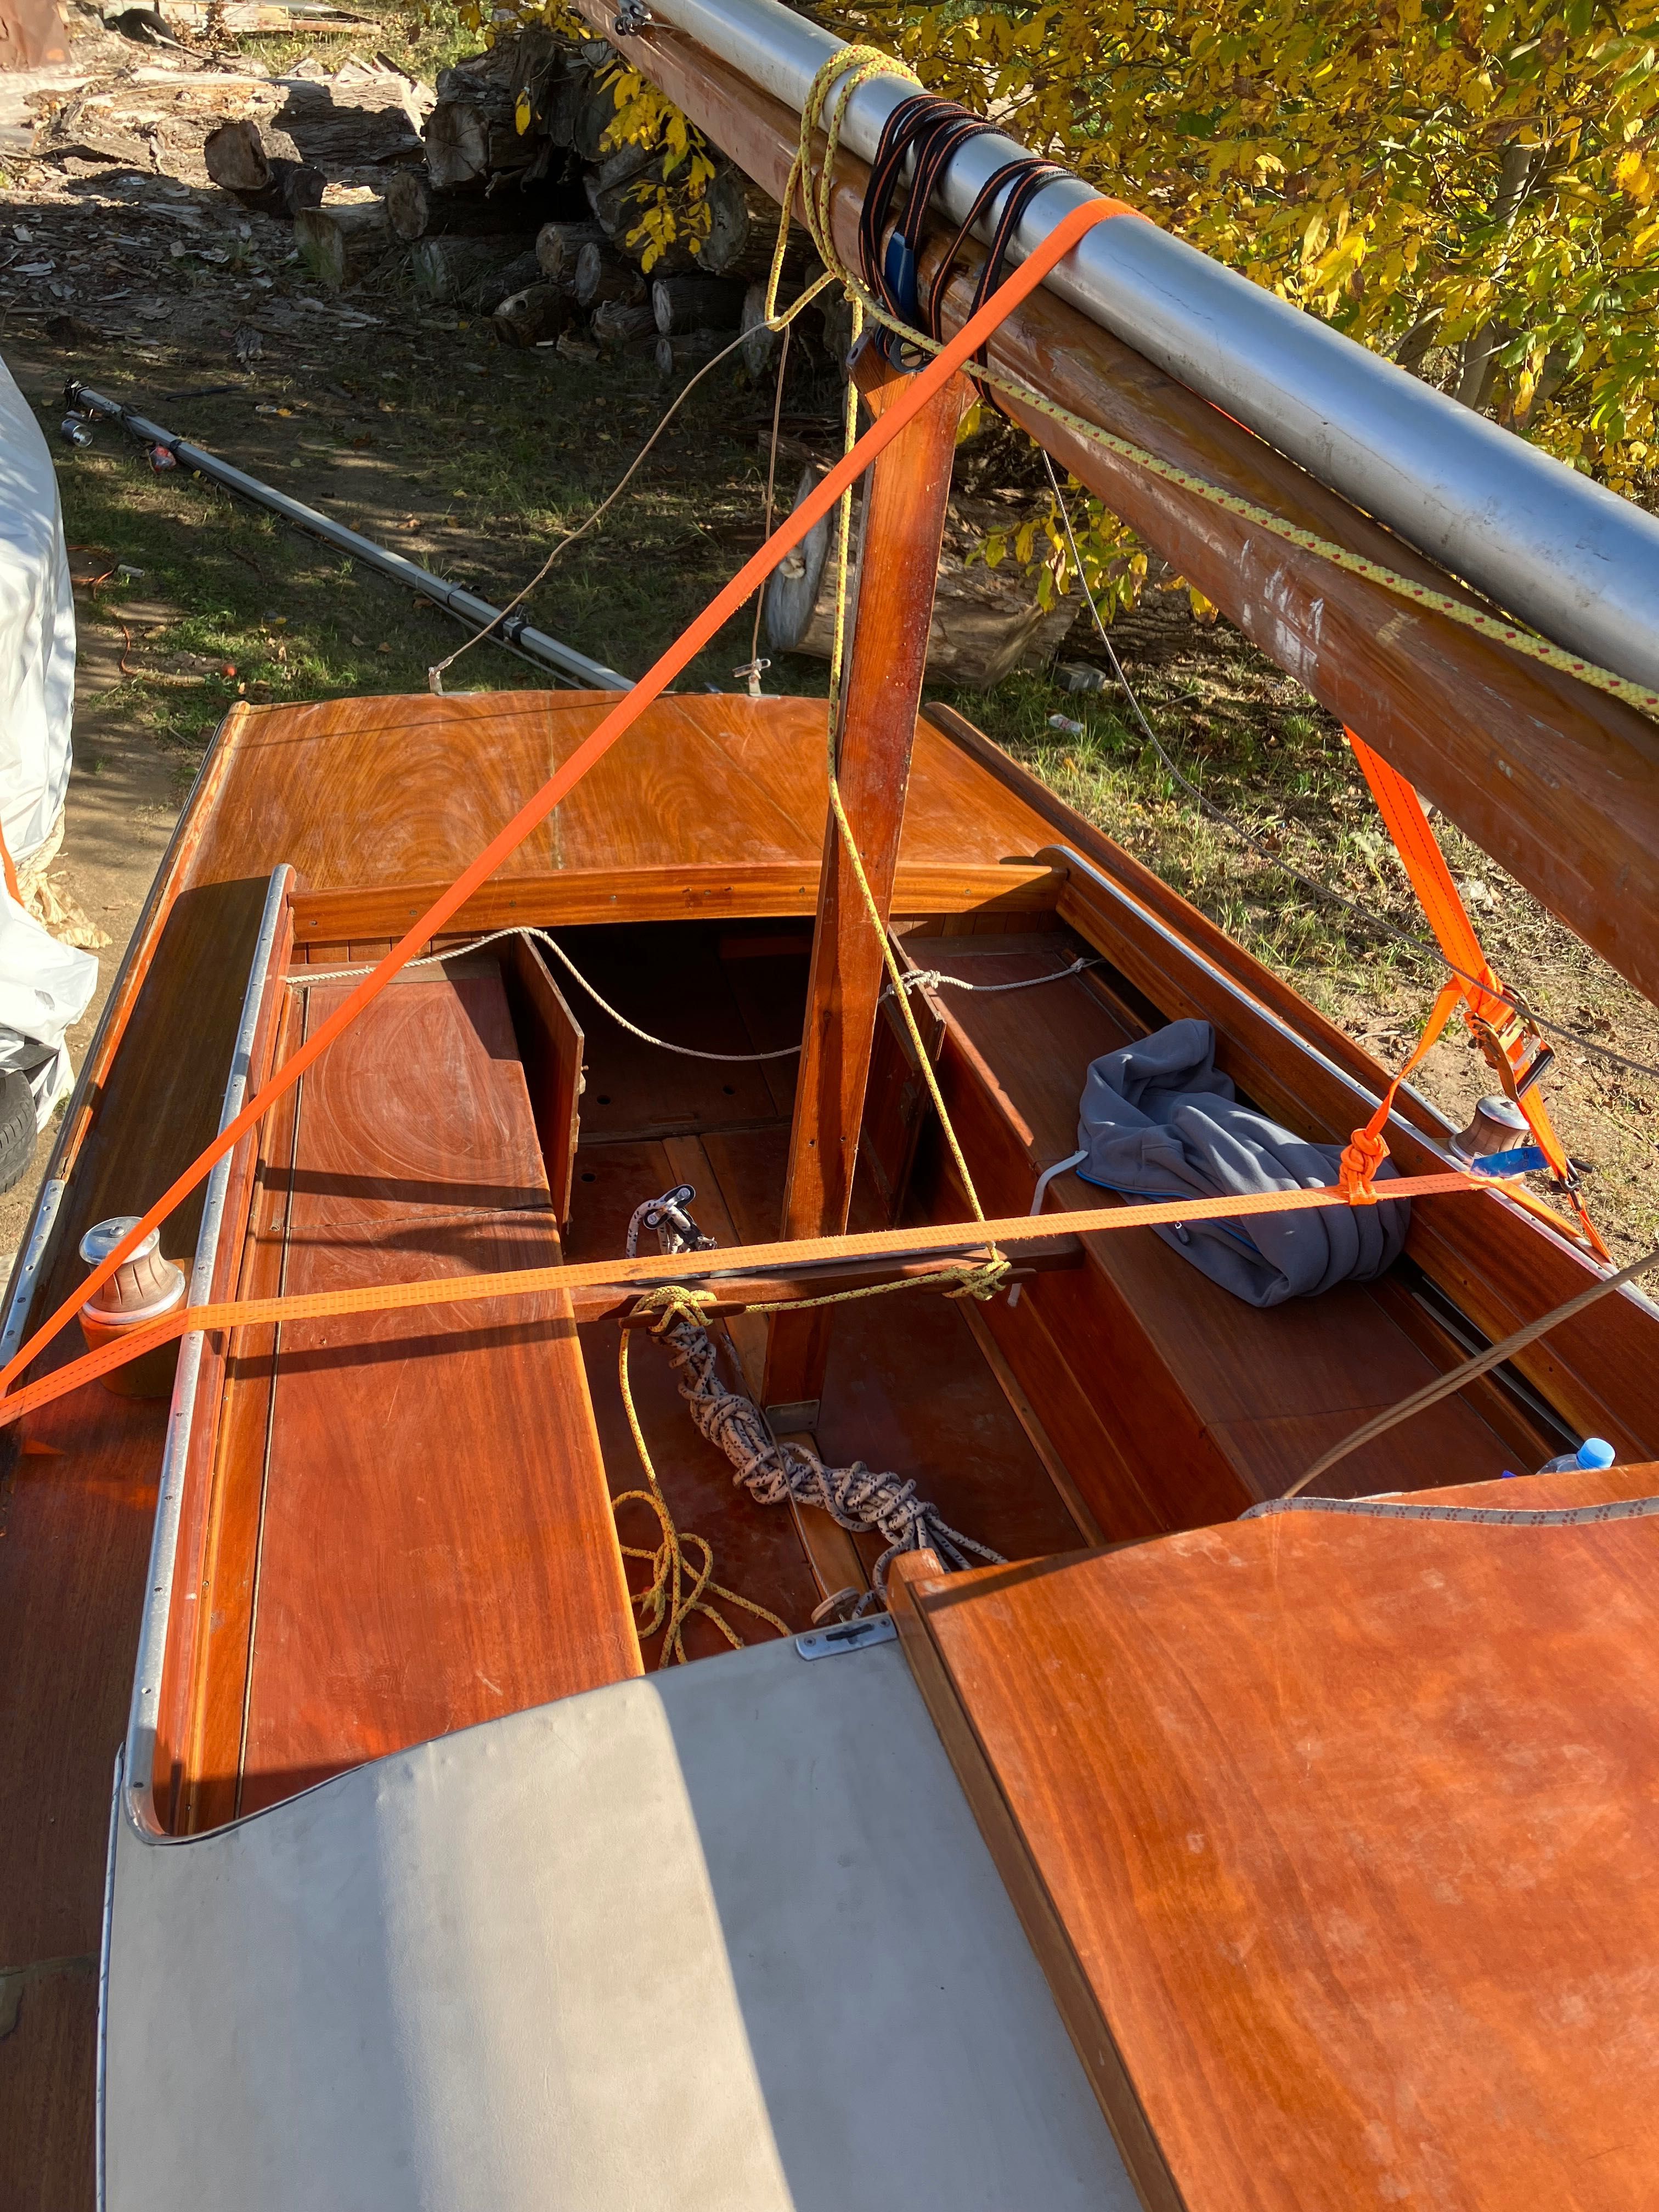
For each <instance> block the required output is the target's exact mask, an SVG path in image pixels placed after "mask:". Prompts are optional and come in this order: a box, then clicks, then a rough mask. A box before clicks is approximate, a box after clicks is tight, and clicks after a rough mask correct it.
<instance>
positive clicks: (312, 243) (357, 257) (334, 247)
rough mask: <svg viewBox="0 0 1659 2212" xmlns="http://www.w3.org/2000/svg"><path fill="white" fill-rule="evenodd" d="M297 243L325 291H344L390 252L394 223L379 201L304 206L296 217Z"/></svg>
mask: <svg viewBox="0 0 1659 2212" xmlns="http://www.w3.org/2000/svg"><path fill="white" fill-rule="evenodd" d="M294 243H295V246H298V247H299V249H300V257H301V259H302V260H303V261H304V263H305V264H306V266H307V269H309V270H310V271H311V273H312V275H313V276H314V277H315V278H316V279H317V282H318V283H319V284H320V285H321V286H322V288H323V289H324V290H325V292H343V291H344V290H345V289H347V287H348V286H349V285H352V284H356V283H360V282H361V281H362V278H363V277H364V276H366V275H367V274H368V271H369V270H371V269H372V268H374V266H375V264H377V263H378V262H379V261H380V258H382V256H383V255H384V254H385V253H386V251H387V250H388V248H389V247H390V246H391V244H392V226H391V224H390V223H389V222H387V221H386V209H385V207H384V206H383V205H382V204H381V203H380V201H379V200H348V201H347V202H346V203H345V204H343V206H340V207H331V208H328V207H318V208H301V210H300V211H299V213H298V214H297V215H296V216H295V218H294Z"/></svg>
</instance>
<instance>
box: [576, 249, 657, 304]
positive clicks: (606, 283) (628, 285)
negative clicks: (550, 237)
mask: <svg viewBox="0 0 1659 2212" xmlns="http://www.w3.org/2000/svg"><path fill="white" fill-rule="evenodd" d="M575 294H576V305H577V306H578V307H600V306H602V305H603V304H604V303H605V301H609V300H624V301H630V302H631V301H639V300H644V299H645V298H646V296H647V288H646V282H645V279H644V277H643V276H641V274H640V272H639V270H637V269H635V267H634V266H633V265H632V264H631V263H629V262H626V261H623V260H621V259H619V258H618V257H617V255H616V254H614V253H612V252H609V251H608V250H607V248H605V246H601V245H599V244H598V243H597V242H596V241H595V240H591V239H590V240H589V241H588V243H587V244H586V246H583V248H582V250H581V252H580V253H579V254H578V255H577V257H576V279H575Z"/></svg>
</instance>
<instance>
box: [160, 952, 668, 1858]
mask: <svg viewBox="0 0 1659 2212" xmlns="http://www.w3.org/2000/svg"><path fill="white" fill-rule="evenodd" d="M299 974H300V975H303V970H301V971H299ZM296 980H297V978H296ZM348 989H349V984H346V983H343V982H334V983H318V984H315V985H313V986H312V987H310V988H309V989H308V990H303V991H296V993H295V998H296V1000H298V1002H299V1007H298V1012H297V1015H296V1018H295V1019H294V1020H293V1021H292V1022H291V1024H290V1028H291V1030H292V1036H291V1037H290V1040H289V1048H290V1049H291V1048H292V1044H293V1043H294V1042H297V1040H298V1037H299V1036H300V1035H301V1034H302V1033H303V1029H304V1028H306V1027H313V1026H314V1025H315V1024H317V1023H318V1022H319V1021H321V1020H324V1019H325V1018H327V1017H328V1015H329V1014H330V1013H331V1012H333V1010H334V1008H335V1006H337V1004H338V1003H339V1002H340V1000H341V999H342V998H343V995H344V994H345V992H346V991H347V990H348ZM561 1257H562V1252H561V1245H560V1239H559V1234H558V1228H557V1224H556V1218H555V1213H554V1211H553V1207H552V1203H551V1198H550V1191H549V1187H548V1182H547V1177H546V1175H545V1173H544V1167H543V1162H542V1157H541V1153H540V1151H539V1148H538V1142H537V1134H536V1127H535V1122H534V1118H533V1116H532V1106H531V1100H530V1097H529V1094H528V1091H527V1090H526V1081H525V1074H524V1069H523V1067H522V1066H521V1064H520V1057H519V1052H518V1047H517V1042H516V1040H515V1037H514V1034H513V1025H512V1022H511V1019H510V1018H509V1012H508V1006H507V995H506V992H505V989H504V987H503V983H502V978H501V973H500V970H499V969H496V968H495V966H494V965H493V964H489V963H471V965H470V966H468V967H466V968H465V969H459V970H458V972H456V973H455V974H453V975H450V974H447V973H435V972H434V971H433V970H431V969H426V970H421V971H417V972H416V973H415V974H413V975H408V976H406V977H404V979H401V980H400V981H398V983H396V984H395V985H394V986H393V987H392V988H391V989H390V990H388V991H386V993H384V994H382V996H381V997H380V999H379V1000H376V1001H375V1002H374V1005H373V1006H372V1007H371V1008H370V1010H369V1012H368V1013H367V1014H366V1015H365V1016H364V1017H363V1018H362V1020H361V1021H360V1022H359V1023H358V1024H356V1026H355V1027H354V1028H353V1029H351V1030H349V1031H348V1032H347V1033H346V1035H345V1036H343V1038H342V1040H341V1042H340V1043H339V1044H338V1045H337V1047H336V1048H335V1049H334V1050H333V1051H332V1052H331V1053H329V1054H325V1057H324V1058H323V1059H322V1060H320V1061H319V1063H318V1065H317V1066H316V1067H315V1068H314V1069H313V1070H312V1071H311V1072H310V1073H308V1074H307V1076H306V1077H304V1078H303V1079H302V1080H301V1084H300V1085H298V1086H297V1090H296V1092H295V1103H294V1106H293V1109H292V1110H291V1111H289V1113H288V1114H287V1115H285V1116H284V1117H283V1120H282V1121H281V1122H280V1123H279V1124H277V1125H276V1127H274V1128H273V1131H272V1137H271V1142H270V1146H269V1148H268V1150H267V1154H266V1167H265V1172H264V1178H263V1188H262V1189H261V1191H260V1193H259V1194H258V1198H257V1199H256V1204H255V1213H254V1219H253V1221H252V1225H251V1251H250V1262H249V1267H248V1269H247V1271H246V1278H245V1279H246V1282H247V1285H248V1287H249V1288H250V1290H251V1291H252V1292H253V1294H254V1295H260V1294H264V1293H266V1292H270V1291H276V1290H277V1289H278V1288H280V1289H282V1290H283V1291H286V1292H288V1293H289V1294H303V1293H305V1292H308V1291H331V1290H338V1289H344V1288H347V1287H350V1286H353V1285H358V1284H366V1283H383V1282H386V1281H394V1282H395V1281H402V1280H410V1279H416V1278H421V1277H431V1276H434V1275H444V1274H451V1273H453V1274H457V1275H460V1274H473V1273H495V1272H498V1271H504V1270H509V1269H514V1268H530V1267H546V1266H550V1265H556V1264H557V1262H558V1261H559V1260H560V1259H561ZM262 1334H263V1336H264V1342H263V1343H262V1344H259V1345H258V1346H248V1347H246V1348H245V1349H244V1350H243V1351H242V1352H240V1354H239V1356H238V1357H237V1358H236V1360H235V1362H234V1368H233V1372H232V1376H231V1380H230V1383H229V1386H228V1390H227V1397H226V1406H225V1411H224V1416H223V1420H222V1448H221V1456H220V1467H219V1471H218V1482H219V1486H220V1489H221V1492H222V1498H223V1504H222V1523H223V1525H224V1526H225V1528H226V1529H227V1535H228V1541H227V1542H226V1543H225V1544H223V1545H222V1558H221V1561H220V1565H219V1568H218V1571H217V1574H216V1577H215V1579H216V1583H218V1584H219V1585H220V1587H218V1588H216V1590H215V1592H214V1613H215V1617H216V1621H222V1624H223V1626H222V1629H221V1630H220V1632H219V1633H218V1635H217V1638H216V1641H217V1643H218V1644H219V1645H220V1647H221V1649H220V1651H219V1653H218V1654H217V1655H216V1656H215V1655H214V1654H213V1653H212V1652H211V1650H210V1668H209V1688H208V1691H207V1693H206V1698H205V1703H206V1705H207V1706H208V1707H209V1708H210V1711H206V1712H204V1715H203V1716H202V1720H203V1727H204V1734H205V1737H206V1739H207V1741H209V1742H216V1752H212V1751H206V1750H204V1756H203V1759H202V1760H201V1762H200V1764H201V1765H203V1766H204V1769H205V1770H206V1771H204V1773H203V1774H202V1775H201V1776H200V1777H199V1778H198V1781H199V1783H200V1784H204V1785H205V1787H199V1786H198V1788H197V1790H196V1792H195V1796H196V1797H197V1799H198V1800H199V1801H200V1805H201V1811H200V1813H199V1814H198V1820H199V1821H200V1824H202V1825H207V1824H210V1820H212V1819H213V1818H221V1817H226V1816H227V1815H228V1812H229V1811H231V1810H237V1809H240V1811H242V1812H244V1813H246V1812H249V1811H252V1810H253V1809H255V1808H257V1807H258V1806H260V1805H264V1804H269V1803H270V1802H274V1801H276V1800H277V1799H280V1798H283V1797H286V1796H291V1795H292V1794H293V1793H294V1792H295V1790H299V1789H302V1788H305V1787H307V1786H308V1785H309V1784H312V1783H313V1782H316V1781H319V1780H321V1779H322V1778H324V1777H325V1776H326V1775H329V1774H331V1773H335V1772H337V1771H339V1770H340V1769H342V1768H343V1767H347V1766H350V1765H356V1764H357V1763H359V1762H360V1761H362V1760H363V1759H370V1758H374V1757H376V1756H378V1755H380V1753H386V1752H389V1751H393V1750H397V1749H400V1748H402V1747H404V1746H405V1745H408V1744H411V1743H417V1742H420V1741H424V1740H425V1739H427V1738H428V1737H431V1736H436V1735H445V1734H448V1733H450V1732H452V1731H453V1730H454V1729H459V1728H465V1727H468V1726H470V1725H471V1724H472V1723H475V1722H478V1721H483V1720H487V1719H490V1718H493V1717H496V1716H498V1715H500V1714H501V1713H506V1712H512V1711H519V1710H520V1709H522V1708H525V1707H527V1706H532V1705H540V1704H544V1703H546V1702H547V1701H549V1700H550V1699H556V1698H562V1697H565V1696H568V1695H569V1694H571V1693H572V1692H575V1691H579V1690H586V1689H591V1688H593V1687H596V1686H598V1685H599V1684H601V1683H605V1682H610V1681H615V1680H618V1679H620V1678H621V1677H623V1676H624V1675H628V1674H636V1673H637V1672H638V1671H639V1668H640V1660H639V1651H638V1646H637V1643H636V1640H635V1634H634V1629H633V1625H632V1619H631V1615H630V1613H629V1603H628V1597H627V1592H626V1588H625V1585H624V1582H623V1571H622V1561H621V1557H620V1554H619V1552H618V1549H617V1539H616V1532H615V1528H614V1526H613V1524H612V1521H611V1508H610V1500H609V1492H608V1490H607V1487H606V1484H605V1469H604V1465H603V1462H602V1460H601V1457H600V1452H599V1439H598V1436H597V1434H596V1432H595V1430H594V1425H593V1416H592V1407H591V1405H590V1403H589V1401H588V1396H587V1390H586V1383H585V1381H584V1378H583V1371H582V1362H581V1356H580V1351H579V1349H578V1346H577V1341H576V1334H575V1328H574V1322H572V1320H571V1319H570V1316H569V1308H568V1301H566V1300H564V1299H562V1298H556V1297H536V1298H515V1299H501V1300H495V1301H491V1302H489V1303H488V1304H482V1305H478V1304H474V1305H467V1306H456V1307H453V1308H448V1309H446V1308H442V1307H439V1308H435V1309H428V1310H424V1311H422V1312H420V1313H418V1314H403V1313H398V1312H395V1311H394V1312H390V1313H383V1314H374V1315H366V1316H357V1317H353V1318H350V1319H349V1320H337V1321H331V1322H307V1323H301V1324H291V1325H289V1327H287V1328H284V1330H283V1333H282V1338H281V1342H280V1346H279V1347H278V1348H277V1350H276V1355H275V1358H274V1360H273V1358H272V1357H271V1355H270V1349H269V1340H270V1332H269V1331H265V1332H263V1333H262ZM239 1531H240V1545H239V1543H238V1541H237V1532H239ZM238 1647H240V1660H239V1656H238ZM233 1717H234V1718H235V1720H236V1722H237V1725H238V1730H239V1733H240V1744H241V1748H240V1754H239V1773H238V1777H237V1779H236V1784H235V1787H234V1790H227V1788H226V1787H225V1786H224V1780H225V1778H224V1774H223V1769H224V1767H225V1765H226V1764H227V1762H228V1736H227V1734H226V1730H227V1729H228V1724H229V1723H230V1721H231V1720H232V1718H233ZM215 1769H217V1770H218V1776H217V1780H218V1786H217V1787H216V1786H214V1785H215V1780H216V1776H215V1771H214V1770H215ZM186 1794H187V1795H188V1794H189V1793H186Z"/></svg>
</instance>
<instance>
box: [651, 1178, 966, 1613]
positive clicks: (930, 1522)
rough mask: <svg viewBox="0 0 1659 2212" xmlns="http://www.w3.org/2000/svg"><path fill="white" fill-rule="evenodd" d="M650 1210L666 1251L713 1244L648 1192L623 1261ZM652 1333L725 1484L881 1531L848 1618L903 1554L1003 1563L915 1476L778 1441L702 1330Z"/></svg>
mask: <svg viewBox="0 0 1659 2212" xmlns="http://www.w3.org/2000/svg"><path fill="white" fill-rule="evenodd" d="M685 1202H686V1203H687V1204H689V1203H690V1200H686V1201H685ZM652 1214H654V1215H655V1216H656V1217H657V1219H656V1230H657V1240H658V1242H659V1244H660V1245H661V1247H662V1249H663V1251H664V1252H665V1253H666V1254H669V1255H672V1254H674V1253H677V1252H707V1251H712V1250H713V1249H714V1238H713V1237H705V1236H704V1235H703V1234H702V1231H700V1230H699V1229H698V1227H697V1225H696V1223H695V1222H694V1221H693V1220H692V1219H691V1218H690V1215H689V1214H687V1213H686V1212H684V1207H683V1206H680V1205H678V1204H676V1203H674V1202H673V1201H672V1200H670V1199H667V1198H651V1199H647V1200H646V1201H645V1203H644V1204H643V1205H642V1206H636V1207H635V1211H634V1217H633V1218H632V1220H630V1221H629V1225H628V1256H629V1259H630V1260H631V1259H632V1258H633V1257H634V1255H635V1251H636V1249H638V1245H639V1241H640V1231H641V1227H642V1226H643V1225H644V1223H645V1221H646V1218H647V1215H652ZM652 1333H653V1335H654V1336H656V1337H657V1338H658V1340H659V1341H660V1342H662V1343H663V1344H665V1345H666V1346H668V1352H669V1361H670V1364H671V1366H673V1367H674V1368H675V1369H676V1370H677V1371H678V1375H679V1391H680V1395H681V1396H682V1397H683V1398H684V1400H685V1401H686V1403H687V1405H688V1406H689V1407H690V1409H691V1419H692V1420H693V1422H694V1423H695V1424H696V1427H697V1430H698V1431H699V1432H700V1434H702V1436H704V1437H707V1438H708V1442H709V1443H711V1444H713V1445H714V1446H715V1448H716V1449H718V1450H720V1451H721V1452H723V1453H724V1454H725V1455H726V1458H727V1459H728V1460H729V1461H730V1462H731V1463H732V1471H733V1480H735V1481H736V1482H738V1483H739V1484H741V1486H743V1488H744V1489H745V1490H746V1491H747V1492H749V1495H750V1497H751V1498H753V1499H754V1500H755V1502H756V1504H758V1505H782V1504H786V1503H787V1501H788V1500H789V1499H790V1498H793V1499H794V1500H795V1502H796V1503H797V1504H800V1505H817V1506H819V1507H821V1508H822V1509H823V1511H824V1512H826V1513H827V1514H829V1516H830V1518H831V1519H832V1520H833V1521H835V1522H836V1523H837V1524H838V1526H840V1527H841V1528H846V1529H848V1530H849V1531H850V1532H851V1533H853V1534H859V1533H860V1532H861V1531H864V1530H866V1529H873V1530H875V1532H876V1533H877V1534H878V1535H880V1536H884V1537H885V1539H886V1540H887V1549H886V1550H885V1551H884V1553H882V1555H881V1557H880V1558H879V1559H878V1560H877V1561H876V1564H875V1566H874V1568H873V1570H872V1573H871V1577H870V1579H871V1585H872V1587H871V1588H870V1589H867V1590H866V1591H865V1592H864V1594H863V1595H862V1596H861V1597H860V1598H859V1599H858V1601H857V1602H856V1604H854V1605H853V1606H852V1607H851V1608H850V1610H851V1614H852V1615H853V1616H854V1617H856V1616H857V1615H858V1614H860V1613H867V1612H869V1611H870V1610H871V1608H872V1607H874V1606H875V1605H877V1604H878V1603H884V1602H885V1600H886V1595H887V1570H888V1568H889V1567H890V1565H891V1564H892V1562H893V1561H894V1560H895V1559H896V1558H897V1557H898V1555H899V1553H901V1552H921V1551H927V1550H929V1549H931V1550H933V1551H935V1552H937V1553H938V1554H939V1563H940V1565H942V1566H945V1567H946V1568H948V1569H952V1570H958V1571H959V1570H961V1569H963V1568H964V1567H969V1566H972V1565H974V1564H975V1561H976V1560H977V1561H982V1562H983V1563H984V1564H985V1565H988V1566H994V1567H995V1566H1001V1565H1004V1564H1005V1562H1004V1559H1003V1557H1002V1554H1001V1553H1000V1552H994V1551H992V1550H991V1549H990V1547H989V1546H988V1545H985V1544H980V1543H976V1542H975V1541H974V1539H973V1538H972V1537H971V1536H964V1535H963V1534H962V1532H961V1530H960V1529H957V1528H952V1527H951V1524H950V1522H948V1521H945V1520H944V1519H942V1518H941V1516H940V1514H939V1509H938V1507H937V1506H935V1505H933V1504H929V1502H928V1501H927V1499H926V1498H918V1497H917V1495H916V1486H915V1481H914V1480H901V1478H900V1477H899V1476H897V1475H896V1474H872V1472H871V1470H870V1469H869V1468H867V1467H866V1466H865V1464H864V1462H862V1460H854V1462H853V1464H852V1465H851V1466H850V1467H826V1466H825V1465H824V1463H823V1461H822V1460H821V1459H820V1458H819V1457H818V1455H817V1453H816V1452H815V1451H812V1450H811V1449H809V1448H808V1447H807V1446H806V1445H805V1444H793V1443H780V1442H779V1441H778V1440H777V1438H776V1437H774V1435H773V1434H772V1431H770V1429H769V1428H768V1427H767V1425H766V1417H765V1415H764V1414H763V1413H762V1412H761V1410H760V1407H758V1406H757V1405H756V1403H755V1401H754V1400H753V1399H752V1398H750V1397H747V1396H745V1395H743V1394H742V1393H740V1392H738V1391H736V1390H732V1389H728V1388H727V1387H726V1384H725V1383H723V1382H721V1380H720V1373H719V1368H718V1364H717V1359H716V1355H715V1351H714V1344H713V1342H712V1340H710V1338H709V1334H708V1330H707V1329H706V1328H698V1327H697V1326H696V1325H695V1324H694V1323H692V1322H690V1321H684V1320H680V1319H678V1318H673V1319H668V1320H666V1321H665V1322H662V1323H659V1325H658V1327H657V1328H655V1329H653V1332H652ZM969 1553H971V1554H972V1555H973V1556H972V1557H971V1558H970V1557H969ZM852 1595H853V1592H852V1591H850V1590H841V1591H837V1592H836V1595H835V1596H834V1597H833V1598H831V1599H829V1600H828V1601H826V1603H825V1604H824V1605H823V1606H820V1607H818V1609H817V1613H815V1614H814V1615H813V1618H814V1619H815V1620H817V1619H818V1618H819V1617H821V1616H823V1614H825V1613H828V1612H829V1610H831V1609H832V1608H833V1609H837V1610H839V1609H841V1608H842V1601H845V1600H847V1599H848V1598H850V1597H851V1596H852Z"/></svg>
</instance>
